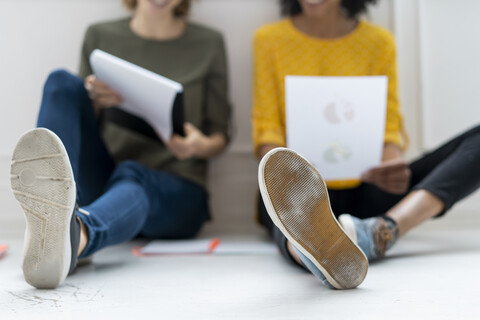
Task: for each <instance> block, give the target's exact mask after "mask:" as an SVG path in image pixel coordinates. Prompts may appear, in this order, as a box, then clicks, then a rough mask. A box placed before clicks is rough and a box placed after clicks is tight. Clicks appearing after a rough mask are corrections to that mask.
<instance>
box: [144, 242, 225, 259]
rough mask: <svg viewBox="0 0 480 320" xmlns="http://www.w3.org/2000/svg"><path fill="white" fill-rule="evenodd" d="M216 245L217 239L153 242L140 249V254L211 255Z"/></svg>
mask: <svg viewBox="0 0 480 320" xmlns="http://www.w3.org/2000/svg"><path fill="white" fill-rule="evenodd" d="M217 244H218V239H193V240H154V241H151V242H149V243H148V244H147V245H146V246H145V247H143V248H141V249H140V253H142V254H145V255H152V254H192V253H211V252H212V250H213V249H214V248H215V247H216V245H217Z"/></svg>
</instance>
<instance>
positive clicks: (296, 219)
mask: <svg viewBox="0 0 480 320" xmlns="http://www.w3.org/2000/svg"><path fill="white" fill-rule="evenodd" d="M259 186H260V191H261V193H262V197H263V200H264V202H265V206H266V209H267V212H268V214H269V216H270V217H271V219H272V221H273V223H274V224H275V226H276V227H277V228H278V229H279V230H280V231H281V233H282V234H283V235H284V238H281V237H277V236H276V235H277V234H278V233H277V232H276V231H274V235H275V240H276V242H277V244H278V245H279V246H280V248H281V249H282V248H283V250H282V254H283V255H284V256H285V257H286V258H288V259H289V260H292V258H293V259H294V261H296V262H298V264H300V265H304V266H305V267H306V268H308V269H309V270H310V271H311V272H312V273H313V274H314V275H316V276H317V277H318V278H319V279H320V280H322V281H323V282H324V283H326V284H327V285H331V286H333V287H335V288H337V289H348V288H354V287H356V286H358V285H359V284H360V283H361V282H362V281H363V279H364V278H365V276H366V272H367V268H368V262H367V259H366V257H365V255H364V254H363V252H362V251H361V250H360V248H358V247H357V246H356V245H355V244H354V243H353V242H352V241H351V239H350V238H349V237H348V236H347V235H346V234H345V233H344V231H343V230H342V228H341V227H340V226H339V224H338V222H337V220H336V218H335V216H334V215H333V213H332V211H331V208H330V202H329V198H328V192H327V189H326V186H325V183H324V181H323V179H322V177H321V176H320V174H319V173H318V171H317V170H316V169H315V168H314V167H313V166H312V165H311V164H310V163H309V162H308V161H306V160H305V159H303V158H302V157H301V156H299V155H298V154H296V153H295V152H293V151H292V150H289V149H286V148H277V149H274V150H272V151H270V152H269V153H267V155H265V156H264V157H263V158H262V161H261V162H260V165H259ZM285 238H286V239H285ZM287 239H288V242H289V243H291V245H292V246H293V247H290V250H289V247H288V243H287V242H286V241H287ZM285 249H286V250H285Z"/></svg>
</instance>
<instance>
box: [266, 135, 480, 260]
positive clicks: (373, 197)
mask: <svg viewBox="0 0 480 320" xmlns="http://www.w3.org/2000/svg"><path fill="white" fill-rule="evenodd" d="M409 167H410V170H411V171H412V177H411V181H410V186H409V189H408V191H407V192H406V193H405V194H401V195H396V194H391V193H388V192H385V191H382V190H380V189H379V188H377V187H375V186H374V185H371V184H366V183H364V184H362V185H360V186H359V187H357V188H353V189H345V190H328V194H329V197H330V203H331V206H332V210H333V212H334V214H335V215H336V216H337V217H338V216H339V215H341V214H343V213H349V214H351V215H353V216H356V217H359V218H369V217H374V216H378V215H382V214H385V213H386V212H387V211H388V210H389V209H390V208H392V207H393V206H394V205H395V204H397V203H398V202H399V201H400V200H402V199H403V198H404V197H405V196H406V195H407V194H408V193H409V192H411V191H413V190H427V191H429V192H431V193H432V194H434V195H435V196H436V197H438V198H439V199H440V200H441V201H442V202H443V204H444V211H443V212H441V213H440V214H439V216H441V215H443V214H445V212H447V211H448V210H449V209H450V208H451V207H452V206H453V205H454V204H455V203H456V202H458V201H460V200H461V199H463V198H465V197H466V196H468V195H469V194H471V193H472V192H474V191H475V190H477V189H478V187H480V126H477V127H474V128H472V129H470V130H468V131H466V132H464V133H463V134H461V135H459V136H458V137H456V138H454V139H452V140H450V141H448V142H447V143H445V144H444V145H442V146H441V147H439V148H437V149H436V150H434V151H432V152H428V153H426V154H424V155H422V156H421V157H419V158H418V159H417V160H415V161H413V162H412V163H410V165H409ZM258 218H259V221H260V223H261V224H262V225H263V226H264V227H266V228H267V229H268V230H269V232H270V233H271V234H272V236H273V237H274V239H275V242H276V243H277V245H278V247H279V248H280V251H281V252H282V255H284V256H285V257H287V258H288V260H291V257H290V255H289V254H288V252H287V250H286V238H285V237H284V236H283V235H282V233H281V232H280V231H279V230H278V229H277V228H276V227H275V226H274V224H273V222H272V220H271V219H270V217H269V216H268V213H267V211H266V209H265V206H264V204H263V201H262V199H261V197H259V201H258Z"/></svg>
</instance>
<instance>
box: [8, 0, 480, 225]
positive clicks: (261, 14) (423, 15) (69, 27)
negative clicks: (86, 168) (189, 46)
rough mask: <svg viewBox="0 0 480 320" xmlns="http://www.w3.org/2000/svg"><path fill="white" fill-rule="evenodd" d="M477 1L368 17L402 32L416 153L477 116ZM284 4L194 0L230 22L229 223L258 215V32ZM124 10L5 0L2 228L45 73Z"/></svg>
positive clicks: (218, 187)
mask: <svg viewBox="0 0 480 320" xmlns="http://www.w3.org/2000/svg"><path fill="white" fill-rule="evenodd" d="M419 3H421V4H419ZM478 9H480V3H478V1H476V0H465V1H464V2H462V5H461V6H459V5H458V4H456V1H453V0H422V1H417V0H383V1H380V3H379V4H378V5H377V6H376V7H375V8H372V10H371V13H370V15H369V16H368V19H370V20H372V21H374V22H375V23H377V24H380V25H382V26H384V27H386V28H388V29H390V30H391V31H392V32H394V33H395V35H396V37H397V45H398V54H399V73H400V81H399V83H400V97H401V101H402V102H403V109H404V114H405V118H406V123H407V130H408V131H409V133H410V136H411V139H412V144H411V149H410V152H409V156H410V157H411V156H413V155H415V154H418V153H419V151H421V150H422V149H423V147H424V146H432V145H433V144H436V143H437V142H438V141H439V140H440V139H443V138H446V137H447V136H450V134H451V133H454V132H458V131H459V130H460V129H462V128H464V127H465V126H466V125H469V124H471V123H475V122H477V121H478V119H479V115H480V111H479V109H478V108H475V105H476V103H477V99H475V96H474V95H475V92H476V91H475V87H474V84H475V81H474V80H476V79H475V78H474V77H475V75H476V74H478V71H479V68H478V67H479V65H480V61H478V58H477V57H478V56H479V55H478V50H479V45H478V43H477V42H475V37H472V30H475V27H476V28H477V29H478V28H479V27H480V22H479V21H478V19H475V16H474V14H475V12H478ZM278 13H279V10H278V5H277V0H199V1H194V6H193V11H192V19H193V20H195V21H199V22H202V23H204V24H206V25H210V26H213V27H216V28H217V29H220V30H221V31H223V33H224V35H225V37H226V42H227V50H228V53H229V67H230V73H231V81H230V87H231V97H232V101H233V103H234V109H235V126H236V136H235V139H234V140H233V143H232V145H231V147H230V149H229V151H228V152H227V153H226V154H225V155H223V156H222V157H220V158H218V159H216V160H215V161H213V166H212V170H211V181H212V183H211V190H212V194H213V196H212V199H211V200H212V206H213V214H214V217H215V219H216V221H217V225H222V226H226V228H239V226H240V228H241V226H245V227H251V225H252V224H253V222H252V221H253V219H252V218H253V212H254V197H255V194H256V160H255V159H253V157H252V155H251V142H250V128H251V127H250V121H249V119H250V105H251V39H252V35H253V32H254V30H255V29H256V28H258V27H259V26H260V25H262V24H264V23H267V22H269V21H273V20H276V19H278V17H279V14H278ZM125 15H127V12H126V11H125V10H124V9H123V8H122V7H121V5H120V0H102V1H96V0H68V1H66V0H42V1H38V0H0V70H1V76H0V101H1V104H0V137H1V138H0V228H1V226H2V225H3V226H6V225H9V226H10V225H15V226H19V227H21V226H22V224H23V220H22V219H23V218H22V215H21V212H20V210H19V209H18V208H17V206H16V203H15V201H14V199H13V197H12V196H11V194H10V192H9V181H8V176H9V173H8V171H9V158H10V154H11V151H12V149H13V147H14V144H15V142H16V140H17V139H18V137H19V136H20V135H21V134H22V133H23V132H24V131H25V130H27V129H29V128H31V127H33V126H34V124H35V118H36V114H37V111H38V107H39V103H40V98H41V90H42V84H43V81H44V80H45V78H46V76H47V75H48V73H49V72H50V71H51V70H53V69H55V68H59V67H63V68H67V69H69V70H71V71H75V70H76V69H77V65H78V61H79V52H80V45H81V41H82V37H83V33H84V31H85V29H86V27H87V26H88V25H89V24H91V23H93V22H97V21H102V20H108V19H115V18H117V17H122V16H125ZM470 16H471V17H470ZM452 19H453V21H452ZM445 21H448V23H445ZM452 26H455V28H452ZM458 47H460V48H461V50H457V48H458ZM476 59H477V60H476ZM420 71H421V72H420ZM421 84H422V85H423V86H421ZM422 101H423V104H422V103H421V102H422ZM422 106H423V107H422ZM439 111H440V112H439ZM452 119H455V121H452Z"/></svg>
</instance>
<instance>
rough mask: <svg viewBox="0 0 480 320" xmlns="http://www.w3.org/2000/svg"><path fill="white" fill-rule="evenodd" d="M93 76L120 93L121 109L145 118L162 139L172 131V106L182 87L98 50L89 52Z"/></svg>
mask: <svg viewBox="0 0 480 320" xmlns="http://www.w3.org/2000/svg"><path fill="white" fill-rule="evenodd" d="M90 64H91V65H92V69H93V72H94V73H95V76H96V77H97V78H98V79H99V80H100V81H102V82H104V83H106V84H107V85H108V86H109V87H110V88H112V89H113V90H115V91H116V92H118V93H119V94H121V97H122V99H123V103H122V104H121V105H120V106H119V107H120V108H121V109H123V110H125V111H127V112H129V113H131V114H133V115H136V116H138V117H140V118H142V119H144V120H145V121H147V122H148V123H149V124H150V125H151V126H152V127H153V129H154V130H155V131H156V132H157V134H158V135H159V136H160V138H162V139H163V140H164V141H168V140H170V138H171V136H172V132H173V129H172V127H173V125H172V108H173V103H174V101H175V97H176V96H177V94H179V93H181V92H183V86H182V85H181V84H180V83H178V82H175V81H173V80H170V79H168V78H165V77H163V76H161V75H159V74H156V73H154V72H151V71H149V70H147V69H144V68H141V67H139V66H137V65H135V64H133V63H130V62H128V61H125V60H122V59H120V58H118V57H115V56H113V55H111V54H109V53H106V52H104V51H101V50H98V49H96V50H94V51H93V52H92V54H91V55H90Z"/></svg>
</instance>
